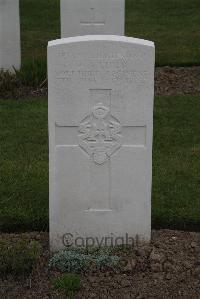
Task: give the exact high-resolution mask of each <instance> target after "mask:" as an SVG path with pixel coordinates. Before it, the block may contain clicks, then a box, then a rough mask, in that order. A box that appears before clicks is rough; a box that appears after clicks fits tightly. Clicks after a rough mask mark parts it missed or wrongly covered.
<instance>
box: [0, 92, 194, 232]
mask: <svg viewBox="0 0 200 299" xmlns="http://www.w3.org/2000/svg"><path fill="white" fill-rule="evenodd" d="M199 111H200V101H199V97H194V96H185V97H180V96H179V97H178V96H177V97H157V98H156V100H155V113H154V155H153V156H154V158H153V195H152V198H153V199H152V204H153V205H152V207H153V209H152V220H153V226H154V227H176V228H185V229H191V228H194V229H199V227H200V200H199V197H200V176H199V169H200V159H199V157H200V134H199V123H200V115H199ZM0 127H1V130H0V139H1V147H0V169H1V176H0V230H3V231H17V230H29V229H30V230H31V229H32V230H44V229H47V228H48V136H47V101H46V100H45V98H42V99H41V100H40V101H39V100H34V99H28V100H20V101H12V100H8V101H3V100H1V101H0Z"/></svg>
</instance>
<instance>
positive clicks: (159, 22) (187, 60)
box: [20, 0, 200, 65]
mask: <svg viewBox="0 0 200 299" xmlns="http://www.w3.org/2000/svg"><path fill="white" fill-rule="evenodd" d="M59 2H60V1H59V0H20V10H21V36H22V56H23V62H24V63H25V62H27V61H28V62H29V61H30V60H32V59H38V58H41V59H44V60H46V46H47V42H48V40H52V39H56V38H59V37H60V12H59ZM126 35H128V36H134V37H139V38H144V39H149V40H152V41H155V44H156V63H157V65H195V64H196V65H200V46H199V40H200V1H199V0H151V1H150V0H126Z"/></svg>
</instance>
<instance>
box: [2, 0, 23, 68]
mask: <svg viewBox="0 0 200 299" xmlns="http://www.w3.org/2000/svg"><path fill="white" fill-rule="evenodd" d="M20 66H21V47H20V18H19V0H0V69H4V70H10V71H14V68H15V69H18V70H19V69H20ZM13 67H14V68H13Z"/></svg>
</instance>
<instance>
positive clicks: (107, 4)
mask: <svg viewBox="0 0 200 299" xmlns="http://www.w3.org/2000/svg"><path fill="white" fill-rule="evenodd" d="M60 5H61V37H70V36H79V35H88V34H93V35H95V34H110V35H124V25H125V1H124V0H61V4H60Z"/></svg>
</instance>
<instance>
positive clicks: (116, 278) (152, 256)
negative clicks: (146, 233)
mask: <svg viewBox="0 0 200 299" xmlns="http://www.w3.org/2000/svg"><path fill="white" fill-rule="evenodd" d="M26 235H27V236H28V238H30V240H32V239H36V240H38V241H39V242H40V243H41V244H42V248H43V249H42V254H41V256H40V259H39V261H38V263H37V265H36V266H35V267H34V269H33V271H32V273H31V275H30V276H29V277H26V278H19V277H18V278H16V277H15V278H14V277H12V276H10V277H7V278H6V279H5V278H4V279H3V278H2V279H0V286H1V288H0V298H5V299H7V298H9V299H10V298H20V299H27V298H37V299H39V298H41V299H45V298H65V297H64V296H63V295H61V294H59V293H58V292H57V291H56V290H54V289H53V286H52V279H53V278H55V277H56V276H58V275H59V272H58V271H55V270H51V271H50V270H49V269H48V260H49V257H50V253H49V250H48V242H49V240H48V233H38V232H33V233H26ZM21 236H22V235H21V234H10V235H9V238H13V237H14V238H15V239H16V238H21ZM0 238H8V234H1V235H0ZM115 254H117V255H119V256H120V257H121V262H120V268H119V269H116V270H110V269H104V270H102V271H99V270H98V271H97V270H95V269H93V270H90V271H87V272H84V273H81V289H80V291H79V292H78V293H77V294H76V295H75V298H102V299H103V298H122V299H128V298H137V299H142V298H148V299H149V298H167V299H169V298H180V299H181V298H187V299H188V298H191V299H195V298H200V233H199V232H182V231H172V230H157V231H152V241H151V243H150V244H149V245H143V246H140V247H134V248H128V249H125V248H124V249H123V250H117V252H116V253H115Z"/></svg>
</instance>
